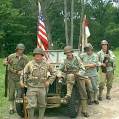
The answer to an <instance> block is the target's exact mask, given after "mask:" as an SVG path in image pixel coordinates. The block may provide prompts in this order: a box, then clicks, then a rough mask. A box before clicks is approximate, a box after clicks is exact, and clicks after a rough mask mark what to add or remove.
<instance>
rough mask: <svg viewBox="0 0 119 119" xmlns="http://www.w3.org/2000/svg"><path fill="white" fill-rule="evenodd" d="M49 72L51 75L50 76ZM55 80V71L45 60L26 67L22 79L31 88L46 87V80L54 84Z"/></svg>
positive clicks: (32, 62)
mask: <svg viewBox="0 0 119 119" xmlns="http://www.w3.org/2000/svg"><path fill="white" fill-rule="evenodd" d="M49 72H50V75H49V76H48V73H49ZM55 78H56V76H55V71H54V69H53V68H52V66H51V65H50V64H48V63H46V62H45V61H43V60H42V61H41V62H39V63H37V62H36V61H35V60H32V61H30V62H29V63H28V64H27V65H26V66H25V68H24V70H23V72H22V75H21V78H20V79H21V80H24V83H25V84H26V85H27V87H29V88H40V87H45V81H46V80H49V81H50V84H52V83H53V81H54V80H55Z"/></svg>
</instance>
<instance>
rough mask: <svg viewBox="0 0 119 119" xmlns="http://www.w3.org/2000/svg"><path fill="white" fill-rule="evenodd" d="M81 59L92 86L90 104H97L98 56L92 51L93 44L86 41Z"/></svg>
mask: <svg viewBox="0 0 119 119" xmlns="http://www.w3.org/2000/svg"><path fill="white" fill-rule="evenodd" d="M81 60H82V62H83V64H84V66H85V68H86V74H85V75H86V76H88V77H89V79H90V81H91V84H92V88H93V93H92V94H91V95H90V96H91V97H90V98H91V99H90V100H91V102H90V104H93V103H95V104H99V102H98V73H97V66H98V57H97V55H96V54H95V53H94V52H93V46H92V45H91V44H90V43H88V44H87V45H86V46H85V53H83V55H81Z"/></svg>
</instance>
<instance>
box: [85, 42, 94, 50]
mask: <svg viewBox="0 0 119 119" xmlns="http://www.w3.org/2000/svg"><path fill="white" fill-rule="evenodd" d="M89 49H91V50H93V46H92V45H91V44H90V43H87V44H86V46H85V47H84V50H85V51H87V50H89Z"/></svg>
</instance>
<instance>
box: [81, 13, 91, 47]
mask: <svg viewBox="0 0 119 119" xmlns="http://www.w3.org/2000/svg"><path fill="white" fill-rule="evenodd" d="M83 28H84V45H86V44H87V43H88V38H89V37H90V31H89V22H88V20H87V18H86V15H85V16H84V19H83Z"/></svg>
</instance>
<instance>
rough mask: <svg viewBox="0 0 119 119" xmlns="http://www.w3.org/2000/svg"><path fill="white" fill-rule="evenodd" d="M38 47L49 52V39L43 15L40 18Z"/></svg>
mask: <svg viewBox="0 0 119 119" xmlns="http://www.w3.org/2000/svg"><path fill="white" fill-rule="evenodd" d="M37 47H38V48H42V49H43V50H48V37H47V33H46V28H45V23H44V17H43V15H42V14H41V15H40V16H39V18H38V33H37Z"/></svg>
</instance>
